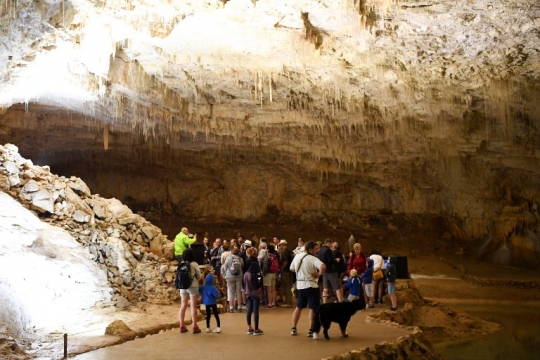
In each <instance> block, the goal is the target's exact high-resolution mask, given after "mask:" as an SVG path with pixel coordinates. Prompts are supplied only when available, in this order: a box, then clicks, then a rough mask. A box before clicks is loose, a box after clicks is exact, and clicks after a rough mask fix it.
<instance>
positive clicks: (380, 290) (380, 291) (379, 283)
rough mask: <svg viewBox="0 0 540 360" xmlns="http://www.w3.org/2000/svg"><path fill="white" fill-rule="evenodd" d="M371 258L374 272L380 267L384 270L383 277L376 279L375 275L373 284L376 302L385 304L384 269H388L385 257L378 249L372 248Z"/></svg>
mask: <svg viewBox="0 0 540 360" xmlns="http://www.w3.org/2000/svg"><path fill="white" fill-rule="evenodd" d="M369 258H370V259H371V260H373V273H375V271H377V270H379V269H381V270H383V277H382V279H379V280H375V277H373V283H372V284H373V297H374V298H375V304H383V303H384V302H383V296H384V270H385V269H386V266H385V264H384V259H383V257H382V256H381V254H380V253H379V252H378V251H377V250H371V253H370V255H369Z"/></svg>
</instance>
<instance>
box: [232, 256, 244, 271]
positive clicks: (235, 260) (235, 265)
mask: <svg viewBox="0 0 540 360" xmlns="http://www.w3.org/2000/svg"><path fill="white" fill-rule="evenodd" d="M230 271H231V275H232V276H238V275H240V274H241V273H242V264H240V258H239V257H238V256H232V262H231V268H230Z"/></svg>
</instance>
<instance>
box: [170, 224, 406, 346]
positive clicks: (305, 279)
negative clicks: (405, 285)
mask: <svg viewBox="0 0 540 360" xmlns="http://www.w3.org/2000/svg"><path fill="white" fill-rule="evenodd" d="M196 241H197V237H196V235H193V236H191V234H190V233H189V231H188V229H187V228H182V230H181V232H180V233H179V234H178V235H177V236H176V238H175V256H176V258H177V260H178V261H179V262H182V261H184V262H188V263H189V264H190V270H191V271H192V272H191V274H193V280H192V283H191V286H190V287H189V288H188V289H181V290H180V296H181V306H180V311H179V319H180V332H181V333H184V332H188V329H187V328H186V326H185V321H184V318H185V313H186V311H187V307H188V303H189V304H190V308H191V318H192V319H193V333H194V334H197V333H200V332H201V330H200V328H199V327H198V325H197V316H196V313H197V301H198V296H199V294H200V295H201V302H202V304H203V305H204V306H205V308H206V332H214V333H220V332H221V326H220V318H219V313H218V309H217V300H218V298H219V292H220V291H219V290H221V292H222V293H223V294H226V297H227V304H228V306H227V309H226V311H227V312H229V313H234V312H239V313H241V312H243V311H246V313H247V314H246V322H247V326H248V331H247V334H249V335H254V336H258V335H262V334H263V333H264V332H263V331H262V329H261V328H260V327H259V318H260V316H259V309H261V308H262V309H274V308H277V307H285V308H287V307H292V305H293V297H294V298H296V307H295V309H294V311H293V314H292V327H291V335H297V329H296V327H297V324H298V321H299V320H300V317H301V314H302V310H303V309H305V308H308V309H309V318H310V329H309V331H308V336H313V331H312V330H311V329H312V328H313V320H314V316H315V313H316V311H317V309H318V307H319V305H320V304H321V303H327V302H330V301H334V302H342V301H352V300H354V299H358V298H360V297H363V298H364V300H365V302H366V308H373V307H375V304H383V296H384V294H385V290H387V291H388V295H389V297H390V299H391V303H392V304H391V307H390V310H393V311H395V310H397V299H396V296H395V293H394V283H395V280H396V267H395V262H396V257H395V256H390V257H389V258H388V259H387V260H385V259H384V258H383V257H382V256H381V254H380V253H379V252H378V251H376V250H372V251H371V253H370V255H369V256H366V255H365V254H364V253H363V252H362V247H361V245H360V244H359V243H355V244H354V245H353V249H352V251H351V252H350V253H349V256H348V257H345V256H344V255H343V253H342V252H341V250H340V247H339V245H338V243H336V242H332V241H331V240H330V239H326V240H325V241H324V242H320V241H317V242H314V241H308V242H305V241H304V239H303V238H299V239H298V244H297V247H296V248H295V249H294V250H290V249H289V248H288V242H287V240H284V239H280V237H278V236H275V237H274V238H273V239H272V240H271V241H268V242H267V241H266V239H265V238H264V237H263V238H260V239H259V244H258V246H256V244H255V243H254V241H252V240H248V239H245V238H244V237H243V236H242V235H238V236H237V237H236V238H233V239H230V240H223V241H222V240H221V239H220V238H217V239H216V240H215V241H214V242H213V244H212V247H210V246H209V245H208V239H207V238H205V239H204V240H203V245H204V246H205V248H204V264H207V265H208V266H210V267H211V268H212V270H213V271H212V272H210V273H208V275H206V277H205V279H204V285H202V286H200V283H201V282H202V280H201V278H202V275H201V271H200V269H199V264H198V263H197V262H196V261H195V252H194V251H193V249H191V248H190V247H189V246H190V245H191V244H193V243H195V242H196ZM347 294H348V296H347V297H345V295H347ZM212 315H213V316H214V318H215V320H216V325H217V326H216V328H215V329H214V330H212V329H211V328H210V320H211V317H212Z"/></svg>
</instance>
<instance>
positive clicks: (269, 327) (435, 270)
mask: <svg viewBox="0 0 540 360" xmlns="http://www.w3.org/2000/svg"><path fill="white" fill-rule="evenodd" d="M408 263H409V273H410V274H411V277H412V278H413V281H414V285H415V287H416V289H417V290H418V292H419V294H421V296H422V297H423V298H424V299H426V300H427V302H426V301H424V300H423V299H419V298H418V297H417V295H416V291H412V290H410V291H405V292H402V293H401V294H400V295H399V300H400V304H399V306H400V309H402V310H403V309H407V308H409V311H398V312H395V313H394V312H390V311H386V309H387V307H388V302H387V304H384V305H378V306H377V307H376V308H375V309H369V310H365V311H362V312H360V313H359V314H357V315H355V317H354V318H353V321H351V323H350V325H349V329H348V332H349V333H350V335H351V337H350V338H348V339H344V338H341V337H340V336H339V331H338V328H337V326H335V325H334V326H333V327H332V328H331V330H330V336H331V337H332V340H331V341H330V342H326V341H323V340H320V341H317V342H314V341H313V340H311V339H309V338H307V336H306V334H305V333H306V331H307V328H308V325H307V311H305V312H304V314H303V316H302V320H301V322H300V326H299V336H297V337H292V336H290V335H289V329H290V326H291V324H290V323H291V314H292V309H276V310H261V328H262V329H263V330H264V331H265V334H264V335H263V336H261V338H265V339H271V341H264V342H263V341H261V342H260V346H263V347H264V349H267V350H268V351H263V352H261V354H263V355H261V356H260V359H261V360H264V359H266V358H268V359H270V358H272V359H273V358H275V350H273V349H272V344H274V343H275V342H274V341H273V340H276V341H279V342H280V348H281V349H283V346H285V347H287V346H292V347H296V346H298V345H301V344H312V343H316V345H315V346H309V347H304V346H302V347H301V348H298V351H299V353H298V354H299V355H301V356H300V357H299V358H302V359H313V358H323V357H326V356H329V355H332V354H340V353H345V352H347V351H350V350H352V349H358V348H361V347H363V346H369V345H373V344H375V343H378V342H381V341H393V340H395V339H397V338H398V337H399V336H401V335H404V334H406V333H407V332H408V331H407V330H404V329H397V328H395V327H392V326H388V325H384V324H378V323H374V322H365V321H364V320H365V319H366V317H367V316H368V315H371V316H373V317H375V318H378V319H381V320H392V321H395V322H399V323H401V324H405V325H416V326H419V327H420V328H421V329H422V330H424V331H425V332H426V333H428V334H429V336H428V337H429V339H430V341H432V342H437V341H442V340H443V339H444V340H448V339H459V338H460V337H465V336H474V335H482V334H487V333H490V332H493V331H497V330H498V329H499V326H498V325H497V324H493V323H487V322H484V321H482V320H479V319H477V318H471V317H470V316H468V315H467V314H466V313H463V312H460V311H457V310H454V309H452V308H451V304H452V303H456V302H459V303H495V304H501V303H514V302H516V303H523V302H527V303H530V304H540V290H537V289H520V290H519V299H516V296H515V294H516V289H515V288H513V287H509V286H508V287H507V286H478V285H473V284H470V283H467V282H465V281H463V280H462V279H461V278H460V275H461V273H460V271H459V267H460V266H464V267H465V268H466V269H467V274H469V275H473V276H477V277H483V278H491V279H507V278H510V277H511V276H513V277H517V278H519V279H522V280H531V281H536V279H537V278H538V273H537V272H536V271H530V270H521V269H509V268H502V267H497V266H492V265H488V264H485V263H478V262H474V261H471V260H467V259H464V258H462V257H459V256H445V257H444V258H442V257H439V256H421V255H418V256H415V255H412V256H409V257H408ZM405 303H409V304H410V305H409V304H408V305H406V304H405ZM188 316H189V315H188ZM177 318H178V306H177V305H174V306H170V305H157V304H142V305H141V306H140V307H132V308H131V309H129V310H127V311H119V312H116V313H114V314H104V319H110V322H112V321H114V320H123V321H124V322H125V323H126V324H127V325H128V326H129V327H130V328H131V329H132V330H133V333H131V334H128V335H127V336H125V337H118V336H109V335H103V334H104V329H103V327H94V326H95V324H91V323H89V324H87V325H88V331H87V332H84V333H80V334H71V335H68V352H69V354H70V356H75V355H76V354H83V353H85V354H83V355H79V356H76V357H75V358H76V359H113V358H120V354H122V355H123V357H124V358H129V359H146V358H155V359H159V358H168V355H170V354H171V353H175V352H177V351H180V350H182V351H183V353H184V356H183V358H185V359H189V358H200V357H201V356H202V357H203V358H205V357H206V355H208V357H210V356H212V358H216V356H215V354H220V353H221V354H222V353H224V352H226V351H227V349H228V348H230V347H231V346H233V345H234V346H236V344H237V342H236V341H234V340H235V339H236V338H237V336H241V337H242V338H244V339H245V338H246V334H245V332H246V328H247V326H246V321H245V314H236V313H235V314H221V320H222V329H223V333H222V334H204V333H203V334H197V335H194V334H191V333H187V334H180V333H179V332H178V323H177ZM214 321H215V320H214V319H212V322H211V324H212V327H214V326H215V325H214V324H215V322H214ZM199 325H200V327H201V328H203V331H204V327H205V324H204V321H202V322H199ZM159 332H161V333H163V334H162V335H160V336H148V335H151V334H156V333H159ZM135 337H137V338H138V339H137V340H136V341H128V342H126V340H128V339H129V340H132V339H133V338H135ZM209 339H211V340H212V341H211V346H209V345H208V344H210V343H209V342H208V340H209ZM231 340H233V341H231ZM256 340H258V339H256ZM185 341H188V342H189V343H190V344H193V345H197V344H199V345H197V346H193V347H192V346H190V347H185V346H184V345H185ZM259 341H260V340H259ZM121 343H124V344H123V345H120V346H113V347H110V346H111V345H116V344H121ZM254 344H256V343H254ZM321 344H325V345H321ZM2 346H3V348H2ZM256 346H258V345H256ZM0 348H2V349H3V350H2V352H0V355H2V356H1V357H2V358H11V359H23V358H28V357H27V356H24V355H23V354H21V353H19V352H18V349H17V347H16V346H14V345H13V344H12V343H9V342H4V343H3V345H2V344H0ZM100 348H102V349H100ZM186 348H189V349H191V350H189V351H188V352H186V351H187V350H185V349H186ZM94 349H100V350H97V351H91V350H94ZM235 349H236V347H233V348H231V351H236V350H237V349H236V350H235ZM308 349H309V350H308ZM89 351H91V352H89ZM265 353H267V354H268V356H266V355H264V354H265ZM62 355H63V338H62V336H61V334H59V336H58V338H57V339H52V341H51V342H50V343H46V344H40V346H39V347H36V348H35V350H34V356H32V357H33V358H40V359H50V358H61V357H62ZM250 357H251V356H250ZM217 358H220V357H219V356H218V357H217ZM222 358H225V357H222ZM235 358H236V359H241V358H242V357H240V358H238V357H235Z"/></svg>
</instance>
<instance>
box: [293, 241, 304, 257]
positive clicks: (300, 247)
mask: <svg viewBox="0 0 540 360" xmlns="http://www.w3.org/2000/svg"><path fill="white" fill-rule="evenodd" d="M304 252H306V250H305V249H304V239H302V238H298V246H297V247H296V249H294V250H293V253H294V256H296V255H298V254H301V253H304Z"/></svg>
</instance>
